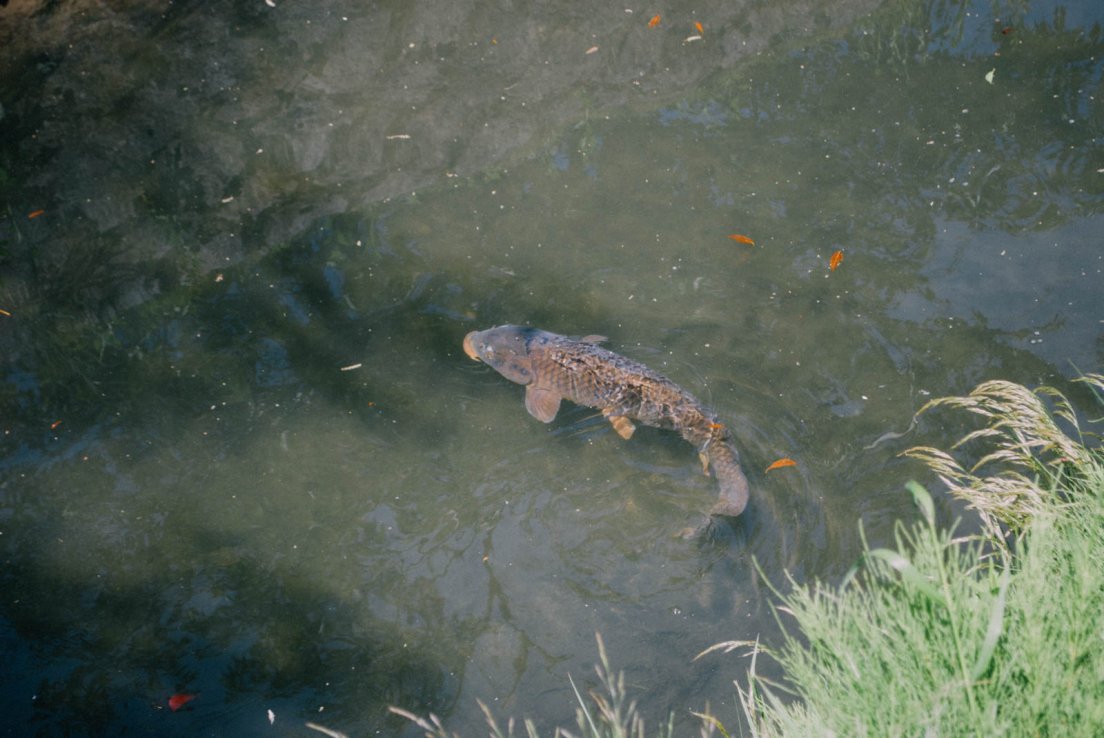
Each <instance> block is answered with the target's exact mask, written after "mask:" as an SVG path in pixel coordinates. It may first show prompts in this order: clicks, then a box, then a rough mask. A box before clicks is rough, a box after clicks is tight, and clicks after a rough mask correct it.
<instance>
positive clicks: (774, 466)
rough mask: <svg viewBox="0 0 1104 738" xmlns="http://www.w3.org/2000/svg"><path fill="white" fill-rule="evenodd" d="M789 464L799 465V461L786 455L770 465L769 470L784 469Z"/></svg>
mask: <svg viewBox="0 0 1104 738" xmlns="http://www.w3.org/2000/svg"><path fill="white" fill-rule="evenodd" d="M787 466H797V462H796V461H794V460H793V459H790V458H787V457H785V456H784V457H782V458H781V459H779V460H778V461H776V462H774V463H773V464H771V465H770V466H768V467H767V471H773V470H774V469H784V468H785V467H787Z"/></svg>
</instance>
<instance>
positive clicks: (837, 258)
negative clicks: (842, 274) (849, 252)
mask: <svg viewBox="0 0 1104 738" xmlns="http://www.w3.org/2000/svg"><path fill="white" fill-rule="evenodd" d="M842 263H843V249H836V252H835V253H834V254H832V258H831V259H829V260H828V271H830V272H834V271H836V267H838V266H839V265H840V264H842Z"/></svg>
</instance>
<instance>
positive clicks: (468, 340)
mask: <svg viewBox="0 0 1104 738" xmlns="http://www.w3.org/2000/svg"><path fill="white" fill-rule="evenodd" d="M477 332H478V331H472V332H471V333H469V334H468V335H466V336H464V353H465V354H467V355H468V357H469V358H472V359H475V360H476V361H480V358H479V354H477V353H476V352H475V346H473V345H472V336H474V335H475V334H476V333H477Z"/></svg>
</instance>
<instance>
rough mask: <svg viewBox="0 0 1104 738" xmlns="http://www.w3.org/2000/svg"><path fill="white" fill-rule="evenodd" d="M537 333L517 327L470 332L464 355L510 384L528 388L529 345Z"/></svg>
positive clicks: (502, 326) (530, 359) (530, 367)
mask: <svg viewBox="0 0 1104 738" xmlns="http://www.w3.org/2000/svg"><path fill="white" fill-rule="evenodd" d="M540 333H542V331H539V330H537V329H536V328H525V327H522V326H517V325H500V326H498V327H497V328H488V329H487V330H485V331H472V332H471V333H469V334H468V335H466V336H464V353H466V354H467V355H468V356H470V357H471V358H473V359H475V360H476V361H482V362H483V363H484V364H487V365H488V366H490V367H491V368H492V369H494V370H495V371H496V372H498V373H499V374H501V375H502V376H504V377H506V378H507V379H509V380H510V381H511V382H516V383H517V384H529V383H530V382H532V381H533V359H532V357H531V356H530V355H529V343H530V341H531V340H532V339H533V338H534V337H535V336H537V335H538V334H540Z"/></svg>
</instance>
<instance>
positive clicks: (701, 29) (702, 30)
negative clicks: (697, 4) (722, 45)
mask: <svg viewBox="0 0 1104 738" xmlns="http://www.w3.org/2000/svg"><path fill="white" fill-rule="evenodd" d="M694 28H695V29H696V30H697V32H698V33H705V28H704V27H703V26H702V24H701V21H694Z"/></svg>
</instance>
